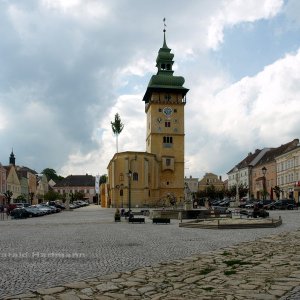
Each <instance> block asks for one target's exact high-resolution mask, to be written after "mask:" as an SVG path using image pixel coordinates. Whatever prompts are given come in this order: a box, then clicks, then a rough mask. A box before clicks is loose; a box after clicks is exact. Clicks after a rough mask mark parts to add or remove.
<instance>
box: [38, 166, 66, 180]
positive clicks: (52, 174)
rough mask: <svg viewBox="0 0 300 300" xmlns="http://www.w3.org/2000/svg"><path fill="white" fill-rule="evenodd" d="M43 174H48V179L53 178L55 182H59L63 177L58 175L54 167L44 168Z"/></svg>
mask: <svg viewBox="0 0 300 300" xmlns="http://www.w3.org/2000/svg"><path fill="white" fill-rule="evenodd" d="M42 174H44V175H46V176H47V179H48V181H49V180H51V179H52V180H53V181H54V182H58V181H60V180H62V179H63V177H62V176H60V175H57V174H56V171H55V170H54V169H51V168H46V169H44V170H43V171H42Z"/></svg>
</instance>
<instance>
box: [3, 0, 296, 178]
mask: <svg viewBox="0 0 300 300" xmlns="http://www.w3.org/2000/svg"><path fill="white" fill-rule="evenodd" d="M164 17H165V18H166V24H167V33H166V34H167V44H168V46H169V47H170V48H171V49H172V52H173V53H174V54H175V57H174V59H175V67H174V69H175V73H174V74H175V75H178V76H184V77H185V87H186V88H189V89H190V91H189V93H188V95H187V104H186V106H185V133H186V139H185V161H186V176H190V175H192V176H194V177H200V178H201V177H202V176H203V174H204V173H206V172H213V173H215V174H217V175H223V176H224V175H225V174H226V173H227V172H228V171H229V170H230V169H231V168H232V167H234V165H235V164H236V163H238V162H239V161H240V160H242V159H243V158H244V157H245V156H246V155H247V153H248V152H251V151H254V150H255V149H256V148H263V147H277V146H280V145H281V144H284V143H287V142H289V141H291V140H293V139H294V138H299V137H300V1H298V0H286V1H283V0H201V1H199V0H188V1H184V0H143V1H141V0H26V1H19V0H0V162H1V163H2V164H4V165H7V164H8V158H9V154H10V152H11V149H12V148H13V150H14V153H15V156H16V164H18V165H24V166H28V167H30V168H32V169H35V170H36V171H37V172H40V171H42V170H43V169H44V168H53V169H55V170H56V171H57V173H58V174H59V175H63V176H66V175H69V174H85V173H89V174H92V175H96V174H105V173H107V170H106V167H107V165H108V163H109V160H110V159H111V158H112V156H113V154H114V153H115V151H116V144H115V137H114V135H113V133H112V130H111V125H110V121H112V120H113V119H114V115H115V113H117V112H118V113H119V114H120V116H121V119H122V121H123V123H124V125H125V127H124V130H123V132H122V133H121V135H120V137H119V151H127V150H131V151H145V148H146V144H145V138H146V115H145V112H144V102H143V101H142V97H143V95H144V92H145V90H146V88H147V85H148V82H149V79H150V77H151V75H152V74H154V73H156V71H157V69H156V67H155V60H156V56H157V52H158V50H159V48H160V47H161V46H162V43H163V18H164ZM224 177H225V176H224Z"/></svg>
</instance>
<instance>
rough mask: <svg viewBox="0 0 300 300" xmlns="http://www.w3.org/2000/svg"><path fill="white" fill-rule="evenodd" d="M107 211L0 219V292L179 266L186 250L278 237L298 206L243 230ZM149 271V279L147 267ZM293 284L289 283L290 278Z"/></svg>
mask: <svg viewBox="0 0 300 300" xmlns="http://www.w3.org/2000/svg"><path fill="white" fill-rule="evenodd" d="M113 214H114V210H113V209H102V208H101V207H98V206H94V205H91V206H89V207H85V208H80V209H77V210H74V211H71V212H67V211H64V212H61V213H59V214H54V215H49V216H44V217H40V218H32V219H25V220H4V221H0V230H1V236H0V250H1V251H0V265H1V275H0V298H3V297H5V296H8V295H15V294H18V293H28V292H29V291H33V290H37V289H45V288H50V287H57V286H64V285H65V284H67V283H70V282H78V281H84V280H88V279H89V278H90V279H91V278H99V277H101V276H103V275H106V274H118V275H111V276H113V277H115V278H114V280H116V282H118V280H121V279H120V277H121V275H120V274H121V272H127V274H131V273H130V272H135V271H134V270H137V269H141V268H142V269H143V268H144V270H147V268H148V269H149V268H152V267H153V266H154V268H155V265H156V266H157V265H158V264H159V263H163V264H166V263H169V264H171V265H172V264H173V262H174V261H177V262H176V263H175V265H180V263H179V262H180V261H181V259H183V258H187V259H186V260H183V262H186V263H187V262H190V261H192V262H193V259H192V260H191V259H190V257H195V255H196V256H197V255H206V256H207V255H208V256H209V253H210V252H211V251H215V252H216V251H217V250H220V249H222V250H220V251H221V252H220V251H219V255H220V253H223V252H224V250H223V249H224V248H228V249H229V248H230V247H233V246H234V245H237V244H241V243H242V244H241V245H243V244H244V243H246V242H252V243H253V241H255V240H257V239H259V238H263V237H268V236H270V235H274V234H276V235H277V234H278V233H282V234H283V235H284V236H285V235H286V234H287V232H293V231H295V230H297V229H299V228H300V211H274V212H271V213H270V214H271V216H274V217H278V216H279V215H280V216H281V217H282V219H283V225H282V226H280V227H277V228H270V229H246V230H209V229H201V230H199V229H192V228H189V229H187V228H179V226H178V221H177V220H172V222H171V224H170V225H154V224H152V223H151V220H150V219H146V223H145V224H128V223H127V222H125V221H122V223H115V222H113ZM291 234H292V233H291ZM292 237H293V236H292ZM270 240H271V239H266V241H270ZM274 240H275V239H274ZM260 244H261V243H260ZM277 244H278V243H277ZM271 246H272V245H271ZM239 247H240V246H238V247H236V248H234V247H233V248H232V249H238V248H239ZM272 247H273V246H272ZM272 247H271V248H272ZM289 247H290V248H293V247H291V246H289ZM282 250H283V249H281V250H280V251H282ZM298 261H299V259H298ZM210 263H212V262H210ZM275 263H277V261H275ZM186 265H187V264H183V265H182V266H181V267H180V268H181V269H182V270H183V267H184V266H186ZM151 266H152V267H151ZM297 267H298V266H297V265H296V267H295V268H297ZM158 269H160V267H158ZM152 271H153V270H152ZM292 271H294V272H296V271H297V270H292ZM186 272H188V271H186ZM169 273H172V272H169ZM183 273H184V272H183ZM124 274H126V273H124ZM182 275H183V276H184V274H182ZM296 275H297V273H296ZM152 276H153V277H154V278H155V274H153V272H152ZM198 279H199V278H198ZM294 283H295V285H294V286H297V285H298V279H297V280H296V279H295V280H294ZM85 284H86V283H85ZM103 284H104V283H103ZM191 284H192V282H191ZM299 285H300V284H299ZM209 289H210V287H208V290H209ZM63 290H64V289H63ZM149 292H151V291H150V290H149ZM150 295H151V293H150ZM131 296H132V297H135V296H136V297H137V298H136V299H138V298H139V297H138V296H137V295H131ZM177 296H178V295H177ZM278 296H281V295H279V294H278V295H274V297H278ZM48 297H50V296H48ZM74 297H75V296H74ZM88 298H89V297H88V296H87V297H86V299H88ZM45 299H46V298H45ZM48 299H49V300H50V299H51V298H48ZM53 299H55V298H53ZM70 299H71V298H70ZM74 299H77V298H74ZM78 299H80V297H79V298H78ZM81 299H84V297H83V298H81ZM89 299H93V297H91V298H89ZM99 299H105V298H99ZM106 299H109V297H108V296H107V297H106ZM112 299H113V298H112ZM158 299H159V298H158ZM170 299H171V298H170ZM174 299H180V298H174ZM207 299H210V298H207ZM226 299H227V298H226ZM228 299H230V298H228ZM232 299H234V298H232ZM237 299H238V298H237ZM241 299H242V298H241ZM269 299H275V298H269Z"/></svg>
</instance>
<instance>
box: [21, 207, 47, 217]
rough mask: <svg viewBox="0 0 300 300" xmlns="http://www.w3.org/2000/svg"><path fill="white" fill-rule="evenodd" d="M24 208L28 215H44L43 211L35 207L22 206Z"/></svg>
mask: <svg viewBox="0 0 300 300" xmlns="http://www.w3.org/2000/svg"><path fill="white" fill-rule="evenodd" d="M24 209H25V210H26V211H27V212H28V217H29V218H31V217H40V216H43V215H45V213H44V212H43V211H41V210H39V209H37V208H36V207H33V206H28V207H24Z"/></svg>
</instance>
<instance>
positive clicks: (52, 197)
mask: <svg viewBox="0 0 300 300" xmlns="http://www.w3.org/2000/svg"><path fill="white" fill-rule="evenodd" d="M59 198H60V194H59V193H57V192H54V191H52V190H51V191H48V192H47V193H46V194H45V195H44V199H45V200H47V201H55V200H57V199H59Z"/></svg>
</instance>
